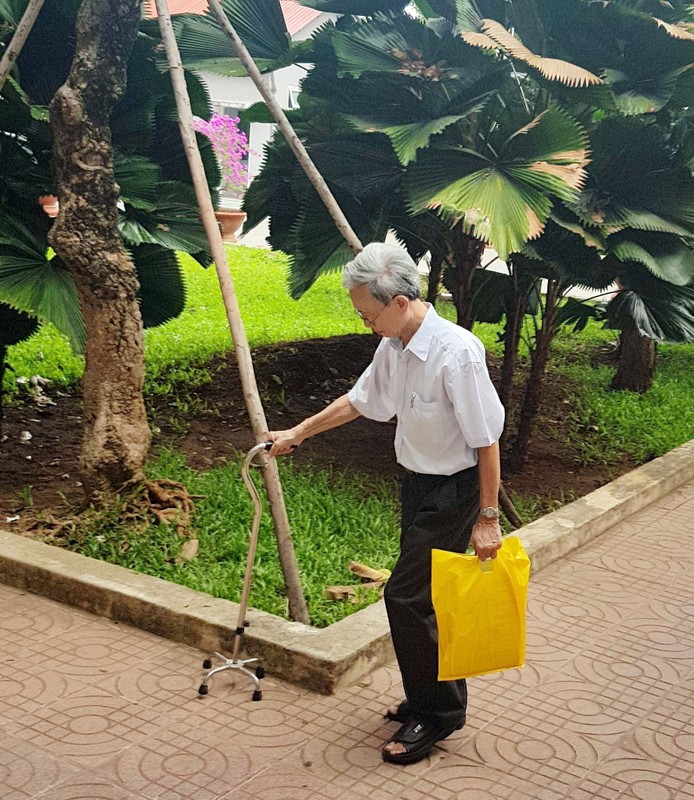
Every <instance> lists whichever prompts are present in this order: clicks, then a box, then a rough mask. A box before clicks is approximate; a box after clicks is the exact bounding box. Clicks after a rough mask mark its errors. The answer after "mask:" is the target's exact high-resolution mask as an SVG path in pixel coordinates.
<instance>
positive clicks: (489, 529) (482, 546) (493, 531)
mask: <svg viewBox="0 0 694 800" xmlns="http://www.w3.org/2000/svg"><path fill="white" fill-rule="evenodd" d="M470 544H471V545H472V547H473V548H474V550H475V555H476V556H477V558H479V560H480V561H485V560H486V559H488V558H496V554H497V553H498V552H499V550H500V549H501V528H500V527H499V520H498V519H482V518H480V519H478V520H477V522H476V523H475V524H474V526H473V528H472V536H471V537H470Z"/></svg>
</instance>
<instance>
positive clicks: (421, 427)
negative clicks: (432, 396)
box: [404, 398, 452, 443]
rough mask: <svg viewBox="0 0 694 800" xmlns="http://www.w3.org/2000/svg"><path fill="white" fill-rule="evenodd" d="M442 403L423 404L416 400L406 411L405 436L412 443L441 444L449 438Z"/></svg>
mask: <svg viewBox="0 0 694 800" xmlns="http://www.w3.org/2000/svg"><path fill="white" fill-rule="evenodd" d="M446 417H447V415H446V409H445V407H444V403H441V402H434V403H425V402H424V401H423V400H420V399H419V398H417V399H416V400H415V401H414V403H413V404H412V408H408V409H407V414H406V423H405V426H404V428H405V430H404V433H405V436H406V437H407V438H408V439H411V440H412V441H413V442H422V443H426V442H429V443H431V442H441V441H444V440H445V439H447V438H449V437H450V436H451V433H452V432H451V431H450V430H448V428H449V425H448V424H447V422H448V420H447V418H446Z"/></svg>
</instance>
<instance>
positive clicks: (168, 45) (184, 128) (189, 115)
mask: <svg viewBox="0 0 694 800" xmlns="http://www.w3.org/2000/svg"><path fill="white" fill-rule="evenodd" d="M155 3H156V8H157V14H158V17H159V28H160V30H161V36H162V41H163V43H164V47H165V50H166V57H167V60H168V62H169V72H170V73H171V81H172V83H173V87H174V94H175V97H176V107H177V109H178V120H179V128H180V131H181V138H182V140H183V147H184V149H185V152H186V156H187V158H188V165H189V167H190V172H191V175H192V177H193V184H194V187H195V193H196V196H197V200H198V205H199V206H200V214H201V216H202V221H203V225H204V227H205V232H206V233H207V239H208V241H209V243H210V250H211V251H212V257H213V258H214V261H215V265H216V268H217V276H218V278H219V284H220V287H221V290H222V297H223V299H224V307H225V309H226V314H227V320H228V322H229V327H230V329H231V336H232V339H233V342H234V353H235V355H236V360H237V362H238V366H239V375H240V377H241V385H242V387H243V394H244V399H245V401H246V408H247V409H248V415H249V417H250V421H251V427H252V429H253V433H254V435H255V438H256V441H257V442H258V443H260V442H262V441H263V438H264V436H265V434H266V433H267V430H268V426H267V421H266V419H265V412H264V410H263V406H262V403H261V401H260V395H259V393H258V386H257V383H256V380H255V373H254V371H253V361H252V359H251V351H250V348H249V346H248V339H247V338H246V330H245V328H244V325H243V320H242V319H241V312H240V310H239V305H238V300H237V298H236V291H235V289H234V282H233V280H232V278H231V273H230V272H229V264H228V262H227V258H226V251H225V249H224V243H223V242H222V235H221V232H220V230H219V225H218V223H217V220H216V218H215V215H214V207H213V205H212V198H211V196H210V190H209V187H208V185H207V180H206V178H205V171H204V168H203V163H202V158H201V156H200V151H199V149H198V144H197V141H196V138H195V130H194V127H193V112H192V109H191V105H190V98H189V97H188V91H187V88H186V82H185V76H184V72H183V65H182V63H181V56H180V53H179V50H178V44H177V43H176V37H175V34H174V30H173V26H172V25H171V15H170V14H169V8H168V3H167V0H155ZM262 473H263V479H264V481H265V487H266V490H267V495H268V500H269V503H270V511H271V513H272V516H273V519H274V523H275V533H276V535H277V547H278V549H279V556H280V562H281V564H282V570H283V573H284V582H285V587H286V591H287V599H288V601H289V615H290V617H291V618H292V619H293V620H295V621H298V622H303V623H305V624H308V623H309V616H308V610H307V608H306V600H305V599H304V594H303V589H302V587H301V579H300V576H299V569H298V566H297V563H296V555H295V553H294V545H293V542H292V537H291V531H290V528H289V519H288V518H287V510H286V508H285V505H284V497H283V495H282V486H281V484H280V479H279V472H278V470H277V463H276V461H275V460H274V459H273V460H271V461H269V462H268V464H267V466H266V467H265V468H264V469H263V470H262Z"/></svg>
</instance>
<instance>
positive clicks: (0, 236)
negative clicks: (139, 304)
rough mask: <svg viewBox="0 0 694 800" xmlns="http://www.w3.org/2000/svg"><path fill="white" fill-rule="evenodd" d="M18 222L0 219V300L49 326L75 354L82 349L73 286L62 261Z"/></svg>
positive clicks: (10, 219) (81, 330)
mask: <svg viewBox="0 0 694 800" xmlns="http://www.w3.org/2000/svg"><path fill="white" fill-rule="evenodd" d="M46 252H47V245H46V242H45V241H41V240H40V239H38V238H37V237H36V236H35V235H34V234H33V233H32V232H31V231H30V230H29V228H27V227H26V226H25V225H23V224H22V223H21V222H19V220H17V219H14V218H12V217H11V216H9V215H5V216H4V217H3V218H1V219H0V300H1V301H2V302H4V303H6V304H7V305H9V306H11V307H12V308H14V309H15V310H17V311H24V312H25V313H28V314H32V315H34V316H37V317H39V319H42V320H45V321H47V322H52V323H53V324H54V325H55V327H56V328H57V329H58V330H59V331H60V332H61V333H64V334H65V335H66V336H67V337H68V339H69V340H70V344H71V346H72V348H73V349H74V350H75V352H81V351H82V349H83V347H84V336H85V332H84V322H83V320H82V314H81V312H80V306H79V300H78V299H77V290H76V288H75V284H74V282H73V280H72V278H71V277H70V275H69V274H68V272H67V270H66V269H65V267H64V265H63V263H62V261H61V260H60V259H59V258H58V257H57V256H54V257H53V258H48V257H47V256H46Z"/></svg>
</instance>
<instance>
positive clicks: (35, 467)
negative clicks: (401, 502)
mask: <svg viewBox="0 0 694 800" xmlns="http://www.w3.org/2000/svg"><path fill="white" fill-rule="evenodd" d="M377 344H378V339H377V337H375V336H363V335H353V336H342V337H336V338H333V339H315V340H309V341H306V342H295V343H291V344H282V345H275V346H272V347H265V348H260V349H258V350H256V351H255V352H254V364H255V369H256V376H257V381H258V386H259V388H260V392H261V396H262V399H263V403H264V407H265V412H266V415H267V419H268V423H269V426H270V429H272V430H275V429H282V428H288V427H291V426H292V425H294V424H296V423H297V422H299V421H300V420H301V419H303V418H304V417H305V416H308V415H310V414H314V413H316V412H317V411H319V410H320V409H321V408H324V407H325V405H326V404H327V403H329V402H330V401H331V400H332V399H334V398H335V397H337V396H339V395H340V394H343V393H344V392H345V391H347V390H348V389H349V387H350V386H351V385H352V384H353V383H354V381H355V380H356V378H357V377H358V375H359V374H360V373H361V371H362V370H363V369H364V368H365V367H366V366H367V364H368V363H369V361H370V360H371V357H372V355H373V352H374V350H375V348H376V346H377ZM489 366H490V372H491V374H492V377H493V378H494V379H496V378H497V376H498V367H499V365H498V363H497V362H496V361H495V360H494V359H493V358H492V359H490V365H489ZM211 372H212V373H213V376H214V377H213V380H212V382H211V383H209V384H208V385H206V386H202V387H200V388H196V389H194V390H190V389H188V387H186V386H179V387H178V388H177V390H176V394H175V395H168V396H167V397H166V398H163V399H162V398H150V401H149V402H150V419H151V422H152V426H153V428H154V430H155V431H156V433H155V437H154V447H155V448H156V446H158V445H167V446H173V447H176V448H178V449H180V450H181V451H183V452H184V453H185V455H186V457H187V460H188V463H189V464H190V465H191V466H192V467H194V468H195V469H200V470H204V469H208V468H210V467H212V466H215V465H218V464H220V463H223V462H224V461H226V460H227V459H229V458H230V457H232V456H233V455H235V453H236V452H237V451H239V450H241V451H245V450H247V449H248V448H249V447H251V446H252V445H253V443H254V441H253V436H252V434H251V431H250V427H249V424H248V421H247V416H246V410H245V406H244V402H243V395H242V391H241V386H240V381H239V378H238V370H237V368H236V364H235V361H234V358H233V355H230V356H229V357H226V358H220V359H218V360H217V361H215V362H214V363H213V364H212V365H211ZM47 391H48V393H49V395H50V396H51V397H52V399H53V400H54V401H55V405H43V406H41V405H39V404H37V403H35V402H31V401H25V402H22V403H17V404H14V405H12V406H10V407H8V408H6V410H5V420H4V424H3V434H4V435H3V437H2V439H3V441H2V443H0V524H1V523H6V522H7V517H10V518H11V517H12V516H13V515H15V514H16V513H19V516H20V519H19V520H17V521H16V522H14V523H13V528H14V526H16V527H17V528H19V529H21V527H22V519H21V517H22V515H21V510H22V508H24V507H25V506H26V504H27V503H28V501H29V496H30V497H31V501H32V502H33V505H34V512H36V511H37V510H44V511H48V510H51V511H52V512H53V513H56V514H60V513H61V511H64V510H65V509H66V504H68V505H75V504H79V503H80V502H81V500H82V490H81V484H80V483H79V476H78V471H77V461H78V455H79V448H80V441H81V436H82V407H81V398H80V396H79V394H78V393H69V394H60V393H57V392H51V390H50V387H49V388H48V390H47ZM543 398H544V399H543V404H542V408H541V410H540V413H539V416H538V419H537V421H536V425H535V431H536V432H535V435H534V438H533V444H532V448H531V452H530V459H529V463H528V465H527V467H526V469H525V470H524V471H523V473H521V474H519V475H508V476H504V480H505V483H506V486H507V488H508V489H510V490H512V491H515V492H517V493H518V494H520V495H524V496H525V495H537V496H539V497H541V498H544V499H545V500H546V501H547V502H548V503H549V502H551V501H561V500H563V499H565V498H566V497H567V496H568V497H570V496H571V495H572V494H574V495H577V496H581V495H584V494H587V493H588V492H590V491H593V490H594V489H596V488H598V487H599V486H601V485H603V484H604V483H606V482H608V481H610V480H612V479H614V478H615V477H617V476H618V475H620V474H623V473H624V472H627V471H628V470H629V469H632V468H633V467H634V466H635V464H634V463H633V462H630V461H625V462H624V463H623V464H621V465H620V466H619V468H617V469H615V468H613V467H612V468H608V467H605V466H601V465H590V466H581V465H580V464H578V463H577V461H576V458H575V455H574V454H573V453H572V451H571V448H570V447H569V445H568V444H567V443H566V441H565V437H562V425H566V421H565V416H566V415H565V414H564V409H566V404H567V403H570V402H571V398H572V387H571V386H569V385H566V384H565V383H564V382H562V381H560V380H558V379H557V378H555V377H554V376H553V375H552V373H551V372H550V373H549V374H548V375H547V379H546V384H545V387H544V389H543ZM181 407H186V408H187V409H188V410H187V411H186V412H185V413H184V414H181V412H180V411H179V410H178V409H180V408H181ZM394 431H395V426H394V424H392V423H385V424H384V423H376V422H371V421H369V420H364V419H360V420H357V421H355V422H353V423H351V424H349V425H346V426H344V427H342V428H337V429H335V430H333V431H329V432H327V433H324V434H322V435H321V436H318V437H316V438H314V439H311V440H310V441H308V442H306V443H304V445H302V447H301V448H299V450H298V451H297V452H296V454H295V455H294V456H293V458H294V460H295V461H296V462H298V463H306V462H309V461H310V462H312V463H314V464H315V465H317V466H323V465H331V466H332V467H333V468H335V469H338V470H347V471H354V472H360V473H366V474H367V475H373V476H379V477H394V476H396V475H397V474H398V471H399V467H398V465H397V464H396V462H395V458H394V455H393V446H392V441H393V435H394ZM27 434H30V438H29V436H28V435H27ZM28 487H30V491H29V489H28Z"/></svg>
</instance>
